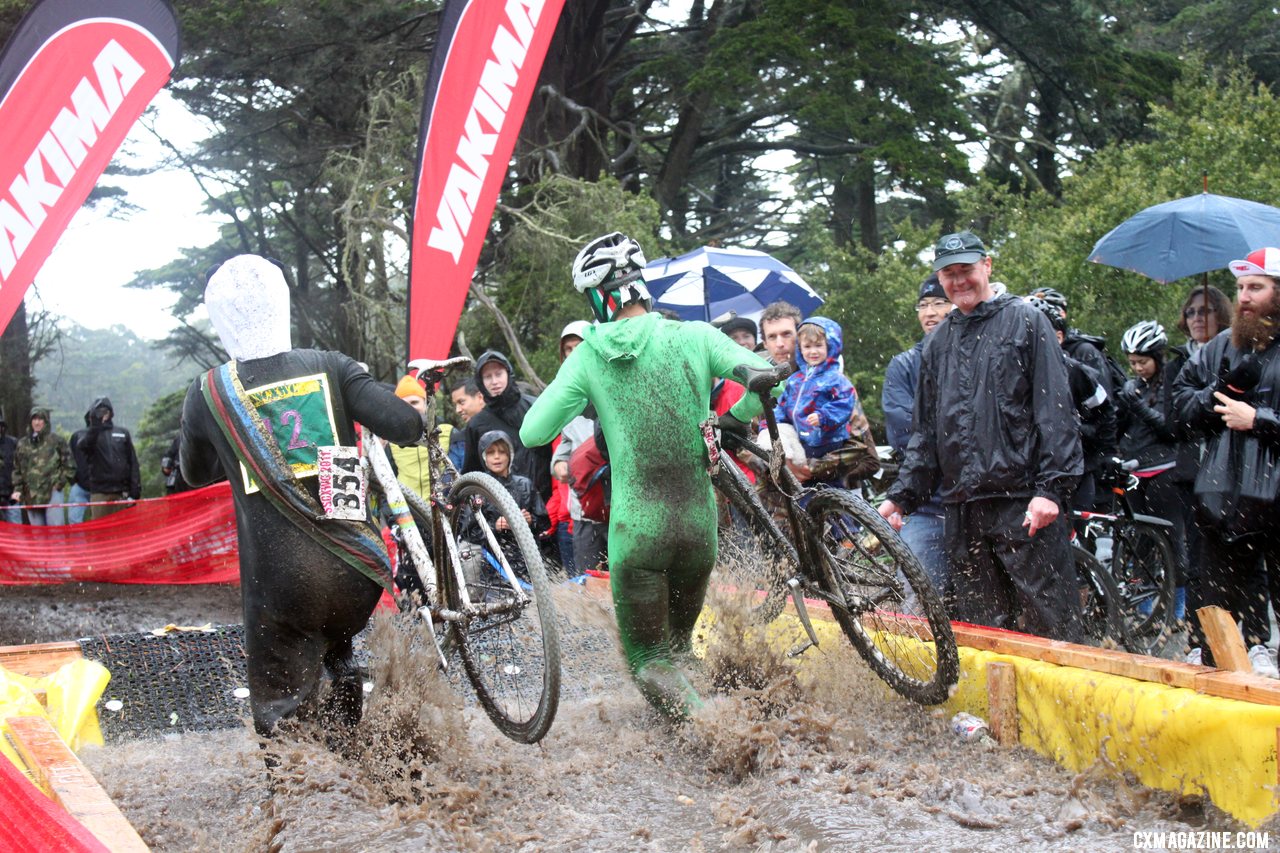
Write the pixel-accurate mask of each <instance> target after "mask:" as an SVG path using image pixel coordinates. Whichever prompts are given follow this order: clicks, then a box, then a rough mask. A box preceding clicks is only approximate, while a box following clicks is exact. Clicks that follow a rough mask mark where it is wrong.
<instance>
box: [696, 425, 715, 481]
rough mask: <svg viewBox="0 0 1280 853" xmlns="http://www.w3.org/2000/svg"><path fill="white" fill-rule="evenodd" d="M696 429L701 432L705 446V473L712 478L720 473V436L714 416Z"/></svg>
mask: <svg viewBox="0 0 1280 853" xmlns="http://www.w3.org/2000/svg"><path fill="white" fill-rule="evenodd" d="M698 427H699V428H700V429H701V430H702V441H703V443H705V444H706V445H707V473H708V474H710V475H711V476H712V477H714V476H715V475H716V474H719V473H720V436H719V435H718V432H719V431H718V430H717V429H716V419H715V416H714V415H713V416H712V417H709V418H707V419H706V420H705V421H703V422H702V423H700V424H698Z"/></svg>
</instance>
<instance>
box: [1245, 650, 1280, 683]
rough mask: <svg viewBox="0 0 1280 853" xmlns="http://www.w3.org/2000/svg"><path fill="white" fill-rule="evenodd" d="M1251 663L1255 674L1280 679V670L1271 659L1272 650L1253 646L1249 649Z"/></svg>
mask: <svg viewBox="0 0 1280 853" xmlns="http://www.w3.org/2000/svg"><path fill="white" fill-rule="evenodd" d="M1249 663H1251V664H1253V674H1254V675H1261V676H1262V677H1263V678H1280V669H1276V662H1275V661H1274V660H1272V659H1271V649H1269V648H1267V647H1266V646H1264V645H1261V644H1259V645H1256V646H1252V647H1251V648H1250V649H1249Z"/></svg>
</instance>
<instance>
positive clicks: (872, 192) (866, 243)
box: [855, 161, 880, 252]
mask: <svg viewBox="0 0 1280 853" xmlns="http://www.w3.org/2000/svg"><path fill="white" fill-rule="evenodd" d="M857 175H858V177H857V184H856V185H855V192H856V193H857V196H858V239H859V240H860V242H861V243H862V245H863V247H864V248H866V249H868V250H870V251H872V252H879V251H880V224H879V220H878V219H877V211H876V174H875V166H874V164H871V163H867V162H865V161H863V162H861V163H860V164H859V166H858V173H857Z"/></svg>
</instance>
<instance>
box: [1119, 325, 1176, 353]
mask: <svg viewBox="0 0 1280 853" xmlns="http://www.w3.org/2000/svg"><path fill="white" fill-rule="evenodd" d="M1168 345H1169V336H1168V335H1166V334H1165V333H1164V326H1161V325H1160V324H1159V323H1157V322H1156V321H1155V320H1143V321H1142V322H1141V323H1134V324H1133V325H1132V326H1130V327H1129V328H1128V329H1126V330H1125V333H1124V337H1122V338H1121V339H1120V349H1122V350H1124V351H1125V352H1126V353H1130V354H1133V355H1155V356H1160V355H1163V354H1164V348H1165V347H1166V346H1168Z"/></svg>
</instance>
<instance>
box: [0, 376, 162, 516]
mask: <svg viewBox="0 0 1280 853" xmlns="http://www.w3.org/2000/svg"><path fill="white" fill-rule="evenodd" d="M7 432H8V430H7V424H6V423H5V421H4V420H3V416H0V499H2V500H3V501H4V503H5V505H4V506H3V507H2V508H0V520H3V521H7V522H9V523H12V524H20V523H26V524H29V525H33V526H44V525H60V524H64V523H69V524H77V523H79V522H82V521H85V520H86V519H89V520H92V519H98V518H106V517H107V516H109V515H111V514H113V513H115V512H118V511H120V510H122V509H126V508H128V507H129V506H130V505H131V502H132V501H136V500H138V499H139V498H140V497H142V480H141V477H140V474H139V468H138V455H137V452H136V451H135V450H134V446H133V437H132V436H131V435H130V434H129V430H127V429H125V428H124V427H122V426H119V425H117V424H116V423H115V409H114V407H113V406H112V404H111V400H110V399H109V398H107V397H99V398H97V399H95V400H94V401H93V403H92V404H91V405H90V406H89V409H88V411H86V412H85V414H84V427H83V428H82V429H78V430H76V431H75V432H74V433H72V434H71V438H70V440H68V439H66V438H63V437H62V435H61V434H59V433H58V432H57V431H56V430H55V429H54V428H53V422H52V418H51V417H50V412H49V410H48V409H47V408H44V407H42V406H36V407H34V408H33V409H32V410H31V413H30V415H29V417H28V419H27V425H26V429H25V430H23V431H22V432H21V433H20V435H18V436H10V435H8V434H7ZM175 441H176V439H175ZM171 455H172V456H173V458H174V459H176V450H173V451H172V454H171ZM176 470H177V466H176V463H173V464H172V471H173V472H175V475H174V476H171V477H170V479H171V481H172V482H173V484H174V489H177V488H178V485H177V484H178V481H180V479H181V478H180V475H176ZM165 473H166V475H169V474H170V471H166V472H165Z"/></svg>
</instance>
